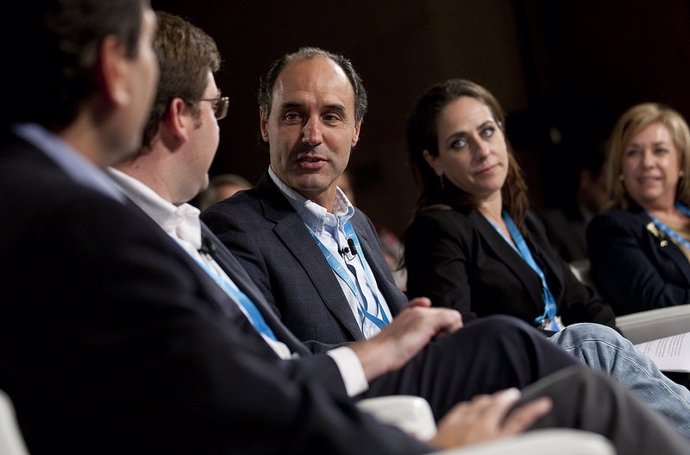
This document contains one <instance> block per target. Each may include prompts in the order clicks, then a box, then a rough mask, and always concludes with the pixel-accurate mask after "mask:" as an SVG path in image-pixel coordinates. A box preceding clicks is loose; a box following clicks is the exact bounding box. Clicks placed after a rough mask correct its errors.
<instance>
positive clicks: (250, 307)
mask: <svg viewBox="0 0 690 455" xmlns="http://www.w3.org/2000/svg"><path fill="white" fill-rule="evenodd" d="M199 254H204V253H199ZM192 257H193V258H194V260H195V261H196V262H197V263H198V264H199V265H200V266H201V267H202V268H203V269H204V270H205V271H206V273H208V274H209V275H210V276H211V277H212V278H213V280H214V281H215V282H216V283H218V285H219V286H220V287H221V288H223V290H224V291H225V293H226V294H228V296H230V298H231V299H233V300H234V301H235V302H238V303H239V304H240V305H242V307H244V309H245V310H246V311H247V314H248V315H249V320H250V321H251V323H252V325H253V326H254V328H255V329H256V330H258V331H259V332H260V333H262V334H264V335H266V336H267V337H268V338H270V339H272V340H275V341H278V338H277V337H276V336H275V334H274V333H273V330H271V328H270V327H269V326H268V324H267V323H266V320H265V319H264V317H263V316H262V315H261V312H260V311H259V309H258V308H257V307H256V305H255V304H254V302H252V301H251V299H250V298H249V297H247V294H245V293H244V292H242V290H240V288H238V287H237V285H236V284H235V283H233V282H232V281H231V280H228V279H225V277H222V276H220V275H219V274H218V272H216V271H215V270H213V269H212V268H211V267H209V266H208V265H206V264H204V262H203V261H200V260H199V259H198V258H196V257H194V256H192Z"/></svg>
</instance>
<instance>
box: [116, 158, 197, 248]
mask: <svg viewBox="0 0 690 455" xmlns="http://www.w3.org/2000/svg"><path fill="white" fill-rule="evenodd" d="M108 172H109V173H110V175H111V176H112V177H113V179H114V180H115V181H116V182H117V183H118V184H119V185H120V187H122V189H123V191H124V192H125V193H127V195H128V196H129V197H130V199H132V201H134V203H135V204H137V205H138V206H139V207H140V208H141V209H142V210H144V212H146V213H147V214H148V215H149V216H150V217H151V218H153V220H154V221H155V222H156V223H158V225H159V226H160V227H161V228H163V230H164V231H165V232H167V233H168V234H169V235H170V236H171V237H173V238H174V239H175V240H177V241H178V242H179V243H181V244H182V246H184V247H185V248H187V249H189V248H193V249H194V250H198V249H199V248H201V222H200V221H199V209H197V208H196V207H194V206H193V205H190V204H182V205H180V206H176V205H175V204H173V203H171V202H169V201H166V200H165V199H163V198H162V197H161V196H160V195H158V193H156V192H155V191H153V190H152V189H151V188H149V187H148V186H146V185H145V184H143V183H141V182H140V181H139V180H137V179H135V178H133V177H130V176H129V175H127V174H125V173H124V172H122V171H119V170H117V169H114V168H109V169H108Z"/></svg>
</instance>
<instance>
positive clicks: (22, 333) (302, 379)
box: [0, 136, 430, 454]
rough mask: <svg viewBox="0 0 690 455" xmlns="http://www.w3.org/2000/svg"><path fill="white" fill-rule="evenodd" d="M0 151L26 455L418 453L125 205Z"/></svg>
mask: <svg viewBox="0 0 690 455" xmlns="http://www.w3.org/2000/svg"><path fill="white" fill-rule="evenodd" d="M0 150H1V151H0V218H1V219H2V235H1V236H0V266H1V267H2V268H1V269H2V270H3V280H2V300H0V387H2V388H3V389H4V390H6V391H7V392H8V393H9V395H10V397H11V399H12V400H13V402H14V404H15V406H16V410H17V414H18V421H19V424H20V427H21V429H22V431H23V434H24V436H25V439H26V442H27V444H28V448H29V451H30V452H31V453H32V454H41V453H55V452H56V451H58V452H62V453H74V454H81V453H89V454H92V453H118V454H120V453H126V452H130V451H132V450H134V451H136V452H142V453H144V452H147V453H170V454H177V453H180V454H182V453H184V454H188V453H201V454H211V453H214V454H216V453H233V454H234V453H276V454H278V453H280V454H284V453H315V454H317V453H318V454H323V453H342V454H358V453H364V452H367V451H369V452H371V453H391V454H393V453H396V454H397V453H425V452H429V451H430V448H429V447H428V446H425V445H423V444H421V443H420V442H419V441H416V440H415V439H414V438H411V437H409V436H407V435H406V434H404V433H403V432H402V431H400V430H398V429H395V428H393V427H389V426H384V425H381V424H379V423H378V422H376V421H374V420H373V419H372V418H370V417H368V416H367V415H363V414H361V413H359V412H357V411H356V409H355V408H354V406H353V404H352V402H351V400H350V399H349V398H347V397H346V393H345V389H344V385H343V383H342V379H341V376H340V373H339V372H338V369H337V366H336V365H335V363H334V362H333V361H332V360H331V359H330V358H329V357H328V356H327V355H318V356H313V355H304V356H302V357H300V359H298V360H292V361H284V360H281V359H279V358H278V357H277V356H276V355H275V353H274V352H273V351H272V350H271V349H270V347H268V345H267V344H266V343H265V342H264V341H263V340H262V339H261V337H260V336H259V335H258V334H257V333H256V331H255V330H254V329H253V328H252V327H251V324H250V323H249V322H248V321H247V319H246V318H244V317H243V316H242V317H240V315H241V312H240V310H239V309H238V308H237V306H236V305H235V304H230V303H231V302H230V301H229V299H228V298H227V297H226V296H225V295H224V293H223V292H222V290H221V289H220V288H219V287H218V286H217V285H216V284H215V282H213V280H212V279H210V278H208V277H207V276H206V274H205V273H204V272H203V271H202V270H201V269H200V268H199V267H198V266H197V265H196V264H195V263H194V261H193V260H192V259H191V257H190V256H189V255H188V254H186V253H185V252H184V251H183V250H182V249H181V248H180V247H179V245H177V243H176V242H175V241H174V240H172V239H171V238H170V237H169V236H168V235H167V234H166V233H165V232H164V231H163V230H161V229H160V228H159V227H158V226H157V225H156V224H155V223H154V222H153V221H152V220H151V219H150V218H149V217H148V216H146V215H145V214H144V213H143V212H142V211H140V210H139V209H138V208H137V207H135V206H134V205H133V204H122V203H120V202H118V201H115V200H113V199H111V198H109V197H106V196H104V195H102V194H101V193H99V192H96V191H94V190H92V189H90V188H87V187H85V186H83V185H81V184H79V183H77V182H75V181H74V180H73V179H71V178H70V177H68V176H67V175H66V174H65V173H64V172H63V171H62V170H61V169H59V168H58V167H57V166H56V165H55V163H53V162H52V161H51V160H50V159H48V158H47V157H46V156H45V155H44V154H43V153H41V152H40V151H39V150H36V149H35V148H34V147H33V146H31V145H29V144H27V143H25V142H23V141H21V140H19V139H17V138H16V137H13V136H4V137H0ZM226 259H227V260H228V261H229V263H232V260H231V259H228V258H226ZM226 265H227V264H226ZM233 268H234V267H230V269H233ZM232 278H234V279H236V280H237V282H238V284H240V286H241V287H242V288H243V289H244V290H245V292H248V293H249V294H251V295H252V297H253V298H255V299H256V300H257V301H260V297H261V296H260V294H259V293H257V292H256V290H255V289H252V288H251V286H250V285H249V282H248V280H247V277H246V275H244V274H242V273H240V272H239V269H238V273H236V274H234V275H233V277H232ZM273 324H275V322H273ZM276 327H277V326H276V325H274V326H273V328H274V329H276ZM295 348H296V349H299V348H298V347H297V346H295ZM301 351H302V352H305V353H306V352H307V351H306V349H305V348H304V347H302V348H301ZM267 433H270V437H268V435H267Z"/></svg>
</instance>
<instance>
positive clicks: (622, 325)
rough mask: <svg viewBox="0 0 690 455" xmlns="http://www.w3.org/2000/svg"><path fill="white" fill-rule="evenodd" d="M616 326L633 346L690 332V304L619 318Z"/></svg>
mask: <svg viewBox="0 0 690 455" xmlns="http://www.w3.org/2000/svg"><path fill="white" fill-rule="evenodd" d="M616 325H617V326H618V328H619V329H620V330H621V332H623V335H624V336H625V337H626V338H627V339H629V340H630V341H632V343H633V344H638V343H644V342H646V341H651V340H656V339H658V338H664V337H668V336H672V335H678V334H680V333H685V332H690V304H685V305H676V306H671V307H665V308H656V309H654V310H648V311H641V312H639V313H632V314H626V315H625V316H618V317H617V318H616Z"/></svg>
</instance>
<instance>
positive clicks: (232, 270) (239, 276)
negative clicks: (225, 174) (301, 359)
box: [201, 222, 309, 354]
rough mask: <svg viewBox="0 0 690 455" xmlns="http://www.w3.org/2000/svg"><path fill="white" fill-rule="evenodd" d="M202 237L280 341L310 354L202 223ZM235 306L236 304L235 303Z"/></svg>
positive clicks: (233, 258)
mask: <svg viewBox="0 0 690 455" xmlns="http://www.w3.org/2000/svg"><path fill="white" fill-rule="evenodd" d="M201 232H202V235H203V236H204V237H205V238H206V239H207V241H208V242H210V243H211V245H213V248H212V252H211V254H212V256H213V259H215V260H216V262H217V263H218V264H219V265H220V266H221V267H222V268H223V271H224V272H225V273H226V274H227V275H228V277H230V279H231V280H232V281H233V282H234V283H235V285H237V287H238V288H239V289H240V290H241V291H242V292H244V293H245V294H246V295H247V297H249V299H250V300H251V301H252V302H253V303H254V305H256V307H257V308H258V309H259V311H260V312H261V315H262V316H263V318H264V319H265V321H266V323H267V324H268V326H269V327H271V330H273V332H274V333H275V335H276V337H277V338H278V340H280V341H282V342H283V343H285V344H287V345H288V347H289V348H290V350H291V351H292V352H298V353H301V354H306V353H308V352H309V351H308V349H307V348H306V347H305V346H304V344H303V343H302V342H301V341H299V340H298V339H297V338H296V337H295V336H294V335H293V334H292V332H290V330H288V328H287V327H285V325H284V324H283V322H282V321H281V320H280V319H279V318H278V316H277V315H276V313H275V311H274V310H273V308H272V307H271V306H270V305H269V304H268V302H266V300H265V299H264V297H263V295H261V292H259V290H258V289H257V288H256V286H254V284H253V283H252V281H251V277H250V276H249V275H248V274H247V272H246V271H245V270H244V268H242V265H241V264H240V263H239V261H238V260H237V259H236V258H235V257H234V256H233V255H232V253H230V251H228V249H227V248H226V247H225V245H223V243H222V242H221V241H220V240H218V238H217V237H216V236H215V235H214V234H213V233H212V232H211V230H210V229H209V228H208V227H207V226H206V225H205V224H204V223H203V222H202V223H201ZM233 305H235V306H236V304H235V303H234V302H233Z"/></svg>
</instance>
